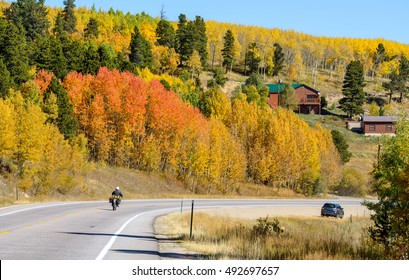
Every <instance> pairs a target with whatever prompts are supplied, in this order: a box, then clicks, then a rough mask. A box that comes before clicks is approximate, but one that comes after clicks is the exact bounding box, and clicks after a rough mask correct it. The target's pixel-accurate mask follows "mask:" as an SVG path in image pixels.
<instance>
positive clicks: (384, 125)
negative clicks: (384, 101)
mask: <svg viewBox="0 0 409 280" xmlns="http://www.w3.org/2000/svg"><path fill="white" fill-rule="evenodd" d="M396 120H397V118H396V117H395V116H363V117H362V121H361V129H362V133H363V134H365V135H369V136H370V135H373V136H379V135H382V134H395V133H396Z"/></svg>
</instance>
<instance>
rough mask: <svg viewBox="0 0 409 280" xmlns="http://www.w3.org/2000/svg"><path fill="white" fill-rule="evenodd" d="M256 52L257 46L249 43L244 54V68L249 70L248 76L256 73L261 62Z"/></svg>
mask: <svg viewBox="0 0 409 280" xmlns="http://www.w3.org/2000/svg"><path fill="white" fill-rule="evenodd" d="M258 52H259V50H258V47H257V44H256V43H255V42H253V43H251V44H250V45H249V47H248V49H247V52H246V66H247V67H248V68H249V72H250V74H252V73H258V68H259V65H260V62H261V57H260V56H259V54H258Z"/></svg>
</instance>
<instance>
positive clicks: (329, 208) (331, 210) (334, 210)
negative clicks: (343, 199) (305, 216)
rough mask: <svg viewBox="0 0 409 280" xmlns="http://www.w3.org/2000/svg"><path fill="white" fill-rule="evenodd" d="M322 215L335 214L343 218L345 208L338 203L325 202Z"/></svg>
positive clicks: (334, 215)
mask: <svg viewBox="0 0 409 280" xmlns="http://www.w3.org/2000/svg"><path fill="white" fill-rule="evenodd" d="M321 216H322V217H324V216H333V217H336V218H341V219H342V218H343V217H344V208H342V207H341V205H339V204H338V203H325V204H324V205H323V206H322V207H321Z"/></svg>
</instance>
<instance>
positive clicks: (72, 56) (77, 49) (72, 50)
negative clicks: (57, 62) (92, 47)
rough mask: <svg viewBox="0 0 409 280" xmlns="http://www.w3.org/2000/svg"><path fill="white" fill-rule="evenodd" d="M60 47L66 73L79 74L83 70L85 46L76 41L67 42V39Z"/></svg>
mask: <svg viewBox="0 0 409 280" xmlns="http://www.w3.org/2000/svg"><path fill="white" fill-rule="evenodd" d="M61 45H62V48H63V53H64V56H65V58H66V61H67V72H72V71H77V72H81V71H82V70H83V65H82V64H83V61H84V56H85V46H84V45H83V44H82V43H80V42H78V41H71V40H68V38H67V40H64V41H63V42H62V44H61Z"/></svg>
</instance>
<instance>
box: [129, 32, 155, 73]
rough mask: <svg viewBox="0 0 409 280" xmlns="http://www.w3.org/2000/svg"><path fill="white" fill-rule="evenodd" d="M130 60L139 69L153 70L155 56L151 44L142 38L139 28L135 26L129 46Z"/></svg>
mask: <svg viewBox="0 0 409 280" xmlns="http://www.w3.org/2000/svg"><path fill="white" fill-rule="evenodd" d="M129 49H130V55H129V60H130V61H131V62H132V63H133V64H134V65H135V66H136V67H139V68H141V69H142V68H145V67H148V68H152V63H153V55H152V47H151V44H150V43H149V42H148V41H147V40H146V39H145V38H144V37H143V36H142V34H141V33H140V32H139V29H138V27H136V26H135V28H134V33H133V34H132V37H131V43H130V45H129Z"/></svg>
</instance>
